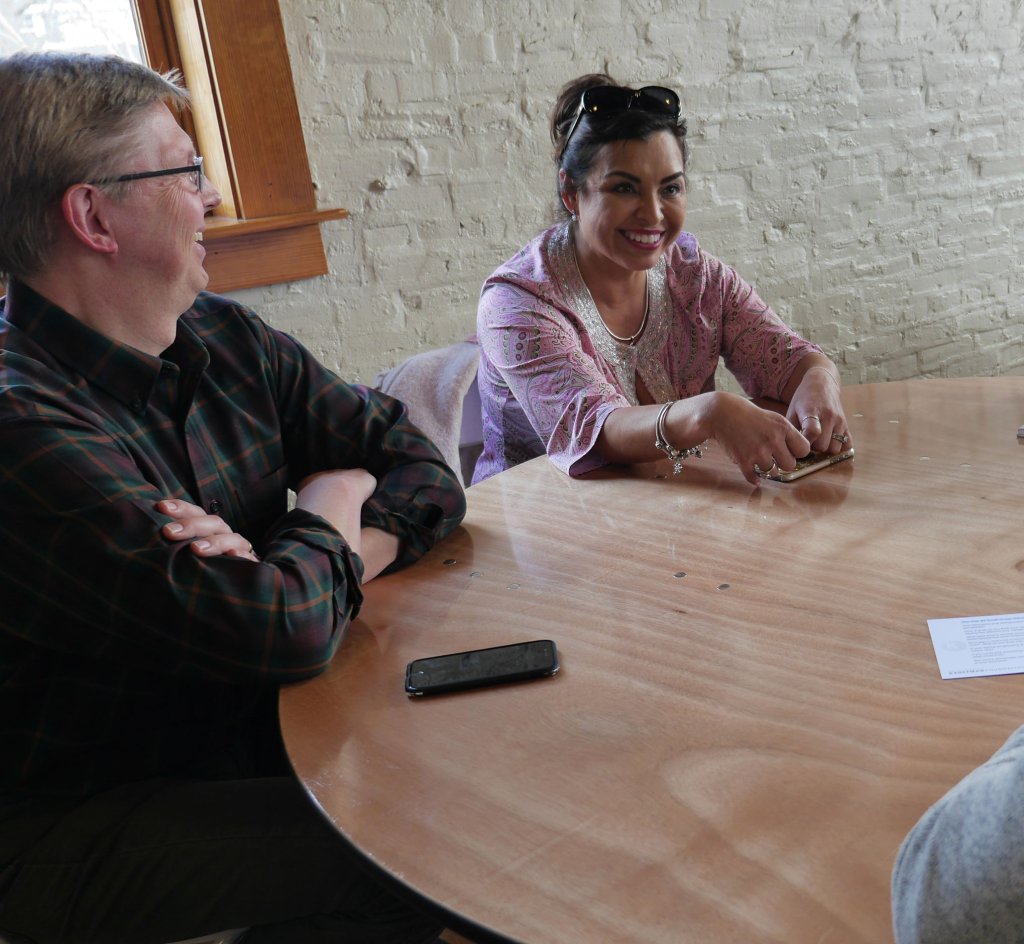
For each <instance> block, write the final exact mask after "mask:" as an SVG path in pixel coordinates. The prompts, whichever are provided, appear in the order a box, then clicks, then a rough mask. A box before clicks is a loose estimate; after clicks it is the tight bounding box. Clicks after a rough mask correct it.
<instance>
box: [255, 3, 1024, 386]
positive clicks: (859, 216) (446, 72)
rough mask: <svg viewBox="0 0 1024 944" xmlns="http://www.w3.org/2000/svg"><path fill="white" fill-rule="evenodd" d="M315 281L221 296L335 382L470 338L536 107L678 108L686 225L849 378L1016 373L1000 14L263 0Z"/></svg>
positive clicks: (1013, 219) (547, 180) (504, 252)
mask: <svg viewBox="0 0 1024 944" xmlns="http://www.w3.org/2000/svg"><path fill="white" fill-rule="evenodd" d="M281 8H282V14H283V16H284V22H285V29H286V33H287V37H288V45H289V51H290V54H291V58H292V69H293V72H294V74H295V82H296V88H297V93H298V99H299V108H300V111H301V113H302V118H303V127H304V130H305V135H306V143H307V148H308V151H309V155H310V161H311V164H312V168H313V176H314V180H315V182H316V185H317V189H318V198H319V201H320V205H321V206H343V207H346V208H347V209H348V210H349V211H350V212H351V214H352V216H351V218H350V219H348V220H344V221H338V222H332V223H328V224H326V225H325V226H324V228H323V231H324V237H325V242H326V244H327V250H328V258H329V263H330V268H331V272H330V275H328V276H326V277H323V278H320V279H314V280H309V281H305V282H296V283H292V284H289V285H285V286H273V287H270V288H268V289H265V290H250V291H248V292H243V293H239V297H240V298H241V299H243V300H244V301H245V302H247V303H248V304H251V305H253V307H255V308H256V309H257V310H258V311H260V312H261V313H263V314H264V315H265V316H267V317H268V318H269V320H270V321H271V322H273V323H274V324H276V325H278V326H279V327H282V328H284V329H285V330H287V331H290V332H291V333H293V334H295V335H296V336H297V337H299V338H300V339H302V340H303V341H304V342H305V343H306V344H308V345H309V346H310V347H311V348H312V349H313V350H314V351H315V352H316V353H317V354H318V355H319V356H321V357H322V358H323V359H324V361H325V362H326V363H328V364H329V365H330V366H332V367H333V368H334V369H336V370H337V371H338V372H339V373H340V374H341V375H342V376H343V377H345V378H347V379H351V380H361V381H364V382H366V381H370V380H372V378H373V376H374V375H375V374H376V373H377V372H378V371H379V370H381V369H383V368H386V367H390V366H392V365H394V364H396V363H398V362H399V361H401V360H403V359H404V358H405V357H407V356H409V355H410V354H413V353H415V352H416V351H418V350H423V349H426V348H431V347H438V346H441V345H444V344H447V343H450V342H451V341H454V340H457V339H460V338H463V337H465V336H466V335H468V334H469V333H471V332H472V330H473V326H474V318H475V311H476V300H477V297H478V294H479V290H480V285H481V282H482V281H483V279H484V278H485V277H486V276H487V275H488V274H489V273H490V272H491V271H492V270H493V269H494V268H495V266H496V265H497V264H498V263H499V262H501V261H502V260H504V259H505V258H507V257H508V256H509V255H510V254H511V253H513V252H514V251H515V250H516V249H518V248H519V247H520V246H521V245H522V244H524V243H525V242H527V241H528V240H529V239H530V238H532V237H533V236H534V235H535V234H536V233H537V232H538V231H539V230H540V229H542V228H543V227H544V226H546V225H547V224H548V223H549V222H550V221H551V220H552V219H553V201H554V196H555V171H554V166H553V162H552V159H551V155H550V145H549V143H548V138H547V120H548V114H549V109H550V106H551V103H552V101H553V98H554V95H555V93H556V91H557V89H558V88H559V87H560V86H561V85H562V84H563V83H564V82H565V81H567V80H568V79H570V78H572V77H574V76H576V75H578V74H581V73H583V72H589V71H596V70H600V69H602V68H607V69H608V70H609V71H610V72H611V74H612V75H614V76H616V77H617V78H619V79H620V80H621V81H625V82H629V83H633V84H659V85H670V86H672V87H674V88H676V89H678V90H679V92H680V94H681V97H682V100H683V103H684V105H683V107H684V113H685V114H686V115H687V117H688V120H689V127H690V140H691V157H690V165H689V186H690V210H689V215H688V217H687V229H689V230H691V231H693V232H694V233H696V234H697V236H698V238H699V239H700V240H701V242H702V244H703V245H704V247H705V248H706V249H707V250H708V251H710V252H712V253H714V254H715V255H718V256H720V257H721V258H723V259H724V260H725V261H727V262H729V263H731V264H732V265H734V266H735V267H736V268H737V269H738V270H739V272H740V273H741V274H743V275H744V276H745V277H746V278H747V279H748V280H749V281H751V282H752V283H753V284H754V285H755V286H756V287H757V289H758V290H759V291H760V293H761V294H762V296H763V297H764V298H765V299H766V300H768V301H769V302H770V303H771V304H772V305H773V307H774V308H775V309H776V311H778V312H779V313H780V314H781V315H782V316H783V317H784V318H785V319H786V320H787V321H788V322H789V323H790V324H792V325H793V326H794V327H795V328H797V329H798V330H799V331H801V332H802V333H804V334H805V335H806V336H808V337H810V338H812V339H813V340H815V341H817V342H818V343H819V344H821V345H822V346H823V347H824V348H825V350H826V351H827V352H828V353H829V354H830V355H831V356H832V357H834V358H835V359H836V361H837V362H838V364H839V366H840V369H841V370H842V373H843V376H844V379H845V381H846V382H847V383H862V382H872V381H879V380H898V379H904V378H908V377H928V376H947V377H953V376H963V375H986V374H998V373H1011V372H1012V373H1024V343H1022V327H1024V306H1022V303H1021V290H1022V288H1024V263H1022V261H1021V249H1022V248H1024V156H1022V153H1024V94H1022V91H1024V88H1022V86H1024V53H1022V50H1021V38H1022V30H1024V5H1022V3H1021V0H971V2H959V0H341V2H340V3H325V2H323V0H282V2H281Z"/></svg>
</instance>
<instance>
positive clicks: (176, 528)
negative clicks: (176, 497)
mask: <svg viewBox="0 0 1024 944" xmlns="http://www.w3.org/2000/svg"><path fill="white" fill-rule="evenodd" d="M167 530H168V531H170V532H171V534H179V533H181V532H182V531H184V530H185V526H184V525H182V524H178V523H177V522H174V524H169V525H167Z"/></svg>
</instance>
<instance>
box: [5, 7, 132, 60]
mask: <svg viewBox="0 0 1024 944" xmlns="http://www.w3.org/2000/svg"><path fill="white" fill-rule="evenodd" d="M59 49H74V50H77V51H78V52H89V53H95V54H97V55H115V56H121V57H122V58H124V59H131V60H132V61H133V62H142V50H141V49H140V48H139V35H138V33H137V32H136V30H135V17H134V15H133V13H132V3H131V0H0V56H9V55H10V54H11V53H14V52H18V51H20V50H31V51H33V52H40V51H43V50H59Z"/></svg>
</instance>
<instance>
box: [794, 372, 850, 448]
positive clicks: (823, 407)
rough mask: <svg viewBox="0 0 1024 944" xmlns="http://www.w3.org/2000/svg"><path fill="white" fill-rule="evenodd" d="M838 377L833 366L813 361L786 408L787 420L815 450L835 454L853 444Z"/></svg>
mask: <svg viewBox="0 0 1024 944" xmlns="http://www.w3.org/2000/svg"><path fill="white" fill-rule="evenodd" d="M839 393H840V386H839V376H838V373H837V371H836V369H835V367H833V366H832V364H831V362H829V363H828V366H825V364H812V365H811V366H810V367H808V368H807V369H806V370H804V372H803V376H802V377H801V378H800V382H799V384H798V385H797V388H796V391H795V392H794V393H793V396H792V398H791V399H790V401H789V409H788V410H787V411H786V419H788V420H789V421H790V422H791V423H792V424H793V425H794V426H795V427H796V428H797V429H799V430H800V432H802V433H803V434H804V437H805V438H806V439H807V441H808V442H809V443H810V444H811V449H813V450H814V451H815V452H820V453H829V454H832V455H834V454H835V453H837V452H842V451H843V450H845V449H849V448H850V447H851V446H852V445H853V438H852V437H851V435H850V426H849V424H848V423H847V422H846V414H845V413H844V412H843V404H842V401H841V400H840V397H839Z"/></svg>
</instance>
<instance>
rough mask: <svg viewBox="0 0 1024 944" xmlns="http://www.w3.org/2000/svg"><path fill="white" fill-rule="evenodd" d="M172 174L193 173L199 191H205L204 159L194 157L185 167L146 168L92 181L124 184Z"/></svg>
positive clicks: (95, 182)
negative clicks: (138, 171) (134, 172)
mask: <svg viewBox="0 0 1024 944" xmlns="http://www.w3.org/2000/svg"><path fill="white" fill-rule="evenodd" d="M171 174H191V175H192V183H193V185H194V186H195V188H196V190H197V191H198V192H199V193H202V192H203V181H204V180H206V175H205V174H204V173H203V159H202V158H201V157H193V158H192V163H191V164H188V165H187V166H185V167H168V168H167V170H144V171H141V172H140V173H138V174H122V175H121V176H120V177H108V178H107V179H105V180H94V181H92V183H94V184H97V185H102V184H123V183H127V182H128V181H129V180H148V179H149V178H150V177H169V176H171Z"/></svg>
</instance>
